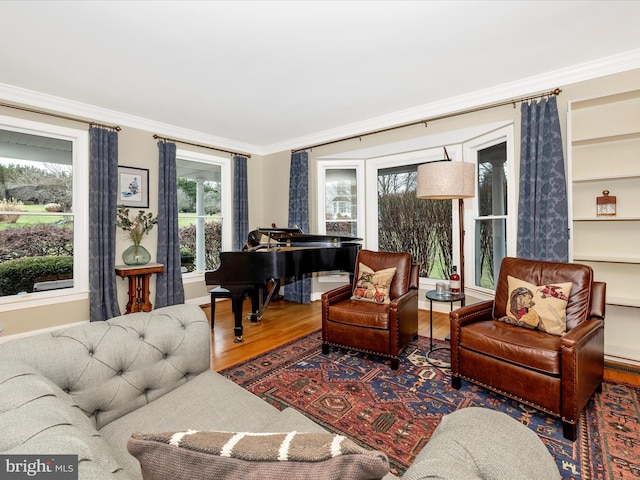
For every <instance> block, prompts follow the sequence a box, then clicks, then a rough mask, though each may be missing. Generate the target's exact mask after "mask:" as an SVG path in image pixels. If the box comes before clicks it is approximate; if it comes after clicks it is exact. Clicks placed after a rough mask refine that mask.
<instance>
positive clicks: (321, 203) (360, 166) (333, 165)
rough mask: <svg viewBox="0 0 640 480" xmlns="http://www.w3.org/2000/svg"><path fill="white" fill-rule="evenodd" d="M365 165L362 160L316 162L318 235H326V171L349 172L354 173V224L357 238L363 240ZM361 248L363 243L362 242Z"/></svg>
mask: <svg viewBox="0 0 640 480" xmlns="http://www.w3.org/2000/svg"><path fill="white" fill-rule="evenodd" d="M364 167H365V163H364V160H351V161H335V160H334V161H329V160H317V161H316V171H317V183H318V188H317V200H316V207H317V215H318V233H320V234H325V233H326V218H325V216H326V205H325V197H326V192H325V189H326V173H327V170H349V169H353V170H355V171H356V191H357V199H358V203H357V212H356V224H357V229H358V237H360V238H364V236H365V231H366V217H365V169H364ZM362 243H363V248H364V244H365V242H364V241H363V242H362Z"/></svg>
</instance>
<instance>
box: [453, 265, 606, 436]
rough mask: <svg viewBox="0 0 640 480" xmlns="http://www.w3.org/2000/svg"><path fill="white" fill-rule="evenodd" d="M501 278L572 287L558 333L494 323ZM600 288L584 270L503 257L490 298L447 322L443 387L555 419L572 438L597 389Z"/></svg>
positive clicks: (499, 313)
mask: <svg viewBox="0 0 640 480" xmlns="http://www.w3.org/2000/svg"><path fill="white" fill-rule="evenodd" d="M508 276H512V277H514V278H518V279H521V280H525V281H527V282H529V283H532V284H534V285H546V284H550V283H560V282H572V286H571V291H570V292H569V295H568V301H567V308H566V313H567V332H566V334H564V335H563V336H558V335H551V334H549V333H546V332H544V331H540V330H532V329H528V328H524V327H520V326H516V325H513V324H509V323H505V322H501V321H498V320H497V319H498V318H502V317H504V316H505V314H506V310H507V307H506V305H507V299H508V296H509V292H508V279H507V277H508ZM605 291H606V284H605V283H603V282H594V281H593V270H592V269H591V267H589V266H587V265H580V264H574V263H557V262H543V261H534V260H524V259H519V258H505V259H504V260H503V261H502V264H501V266H500V275H499V278H498V283H497V285H496V295H495V299H494V300H492V301H487V302H482V303H477V304H475V305H469V306H466V307H462V308H459V309H457V310H454V311H453V312H451V313H450V319H451V371H452V376H451V385H452V386H453V388H456V389H458V388H460V387H461V383H462V382H461V379H464V380H468V381H470V382H473V383H476V384H478V385H482V386H483V387H486V388H489V389H491V390H494V391H496V392H498V393H500V394H502V395H506V396H508V397H510V398H513V399H515V400H517V401H519V402H522V403H525V404H527V405H530V406H532V407H535V408H537V409H539V410H542V411H544V412H547V413H549V414H551V415H554V416H556V417H560V418H561V420H562V424H563V434H564V437H565V438H567V439H569V440H571V441H575V439H576V433H577V422H578V418H579V416H580V412H581V411H582V409H583V408H584V407H585V405H586V404H587V402H588V401H589V399H590V398H591V396H592V395H593V394H594V392H596V391H598V392H600V391H602V384H601V382H602V377H603V373H604V313H605Z"/></svg>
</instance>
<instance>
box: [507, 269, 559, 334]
mask: <svg viewBox="0 0 640 480" xmlns="http://www.w3.org/2000/svg"><path fill="white" fill-rule="evenodd" d="M507 281H508V284H509V300H508V301H507V315H506V316H504V317H502V318H500V319H499V320H500V321H502V322H506V323H511V324H514V325H518V326H520V327H526V328H532V329H537V330H542V331H543V332H547V333H551V334H552V335H560V336H562V335H564V334H565V333H566V331H567V311H566V310H567V300H568V298H569V292H571V282H566V283H554V284H547V285H541V286H536V285H533V284H532V283H529V282H525V281H524V280H520V279H518V278H514V277H512V276H508V277H507Z"/></svg>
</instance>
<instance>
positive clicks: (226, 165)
mask: <svg viewBox="0 0 640 480" xmlns="http://www.w3.org/2000/svg"><path fill="white" fill-rule="evenodd" d="M176 159H180V160H184V161H188V162H195V163H202V164H206V165H215V166H219V167H220V185H221V187H222V188H221V197H220V218H221V220H222V239H221V244H222V251H229V250H232V249H233V247H232V245H233V214H232V201H233V185H232V182H231V159H230V158H226V157H220V156H217V155H212V154H206V153H199V152H192V151H189V150H182V149H177V150H176ZM226 219H231V222H230V224H229V225H228V226H226V224H225V220H226ZM204 274H205V272H204V271H195V272H187V273H183V274H182V280H183V283H196V282H200V281H203V280H204Z"/></svg>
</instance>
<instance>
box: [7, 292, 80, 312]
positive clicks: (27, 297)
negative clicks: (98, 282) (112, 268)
mask: <svg viewBox="0 0 640 480" xmlns="http://www.w3.org/2000/svg"><path fill="white" fill-rule="evenodd" d="M69 290H70V291H66V292H64V293H62V291H61V290H51V291H48V292H39V293H26V294H24V295H12V296H11V297H3V298H0V312H10V311H13V310H20V309H23V308H35V307H43V306H46V305H52V304H58V303H68V302H79V301H83V300H88V299H89V292H83V291H80V290H72V289H69Z"/></svg>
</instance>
